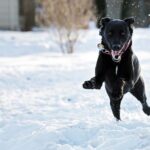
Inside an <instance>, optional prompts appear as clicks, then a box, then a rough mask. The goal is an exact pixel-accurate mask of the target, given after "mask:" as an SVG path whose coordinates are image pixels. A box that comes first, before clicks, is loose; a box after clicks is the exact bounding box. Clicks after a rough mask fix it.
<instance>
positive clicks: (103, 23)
mask: <svg viewBox="0 0 150 150" xmlns="http://www.w3.org/2000/svg"><path fill="white" fill-rule="evenodd" d="M111 20H112V19H111V18H108V17H105V18H102V19H101V25H102V26H105V25H106V24H107V23H108V22H109V21H111Z"/></svg>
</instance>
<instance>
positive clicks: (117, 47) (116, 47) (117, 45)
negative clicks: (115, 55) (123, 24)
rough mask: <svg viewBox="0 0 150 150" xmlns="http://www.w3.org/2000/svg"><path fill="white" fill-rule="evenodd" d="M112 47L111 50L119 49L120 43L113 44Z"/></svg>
mask: <svg viewBox="0 0 150 150" xmlns="http://www.w3.org/2000/svg"><path fill="white" fill-rule="evenodd" d="M112 48H113V50H120V48H121V45H120V44H114V45H113V46H112Z"/></svg>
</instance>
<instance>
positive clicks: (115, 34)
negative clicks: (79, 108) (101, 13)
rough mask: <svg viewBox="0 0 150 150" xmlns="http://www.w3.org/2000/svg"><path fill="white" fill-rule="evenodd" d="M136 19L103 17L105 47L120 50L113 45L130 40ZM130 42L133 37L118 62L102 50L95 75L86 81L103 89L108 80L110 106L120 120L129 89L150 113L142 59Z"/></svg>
mask: <svg viewBox="0 0 150 150" xmlns="http://www.w3.org/2000/svg"><path fill="white" fill-rule="evenodd" d="M133 23H134V19H133V18H127V19H124V20H116V19H110V18H103V19H102V20H101V30H100V35H101V36H102V42H101V43H102V44H103V46H104V49H107V50H111V49H113V50H118V48H116V47H115V46H114V45H117V46H119V47H122V46H123V45H124V43H125V42H127V41H129V40H131V38H132V33H133V29H132V25H133ZM131 46H132V41H131V43H130V45H129V46H128V48H127V50H126V51H125V52H124V53H123V54H122V56H121V60H120V62H118V63H116V62H114V61H113V60H112V57H111V56H110V55H107V54H105V53H103V52H101V51H100V53H99V56H98V60H97V64H96V68H95V77H93V78H92V79H91V80H89V81H85V82H84V83H83V88H85V89H100V88H101V86H102V83H103V82H104V83H105V88H106V91H107V94H108V96H109V98H110V106H111V109H112V112H113V115H114V117H116V119H117V120H120V104H121V100H122V99H123V96H124V94H126V93H127V92H130V93H131V94H132V95H133V96H135V97H136V98H137V99H138V100H139V101H140V102H141V104H142V108H143V111H144V113H145V114H147V115H150V107H149V106H148V105H147V102H146V95H145V87H144V82H143V79H142V77H141V75H140V65H139V61H138V58H137V57H136V55H135V54H134V53H133V51H132V47H131ZM115 48H116V49H115ZM116 69H117V70H116Z"/></svg>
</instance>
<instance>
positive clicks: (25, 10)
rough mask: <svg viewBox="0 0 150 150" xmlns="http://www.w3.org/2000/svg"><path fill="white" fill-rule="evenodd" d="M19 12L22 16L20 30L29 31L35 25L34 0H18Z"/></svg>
mask: <svg viewBox="0 0 150 150" xmlns="http://www.w3.org/2000/svg"><path fill="white" fill-rule="evenodd" d="M20 13H21V16H22V27H21V30H23V31H30V30H31V29H32V27H33V26H34V25H35V1H34V0H20Z"/></svg>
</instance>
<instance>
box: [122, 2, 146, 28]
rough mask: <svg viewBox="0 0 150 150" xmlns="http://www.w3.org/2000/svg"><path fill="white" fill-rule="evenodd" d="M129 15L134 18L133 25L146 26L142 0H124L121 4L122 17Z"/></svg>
mask: <svg viewBox="0 0 150 150" xmlns="http://www.w3.org/2000/svg"><path fill="white" fill-rule="evenodd" d="M131 16H133V17H134V18H135V26H137V27H146V26H147V25H148V24H147V19H148V18H147V17H148V16H147V15H146V11H145V1H144V0H124V2H123V5H122V18H127V17H131Z"/></svg>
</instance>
